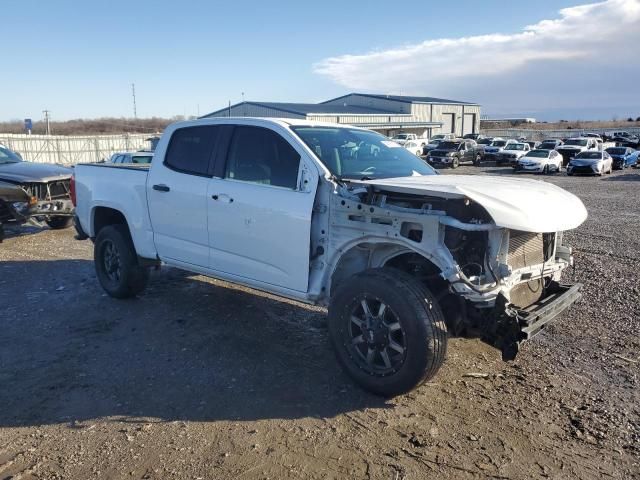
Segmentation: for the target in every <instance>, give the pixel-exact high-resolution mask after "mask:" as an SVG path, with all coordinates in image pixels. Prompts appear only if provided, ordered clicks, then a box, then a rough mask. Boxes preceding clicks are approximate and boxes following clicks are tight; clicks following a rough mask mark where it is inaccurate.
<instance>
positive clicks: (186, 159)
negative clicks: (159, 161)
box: [164, 125, 220, 175]
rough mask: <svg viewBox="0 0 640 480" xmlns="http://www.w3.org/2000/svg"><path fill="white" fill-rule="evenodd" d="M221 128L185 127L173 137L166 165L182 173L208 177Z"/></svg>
mask: <svg viewBox="0 0 640 480" xmlns="http://www.w3.org/2000/svg"><path fill="white" fill-rule="evenodd" d="M219 131H220V127H219V126H216V125H206V126H198V127H185V128H180V129H178V130H176V131H175V132H174V133H173V135H172V136H171V141H170V143H169V148H168V149H167V154H166V156H165V160H164V164H165V165H166V166H167V167H169V168H171V169H172V170H176V171H178V172H182V173H188V174H191V175H208V172H209V162H210V160H211V156H212V153H213V148H214V146H215V143H216V140H217V137H218V133H219Z"/></svg>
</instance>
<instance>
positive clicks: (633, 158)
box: [628, 150, 640, 168]
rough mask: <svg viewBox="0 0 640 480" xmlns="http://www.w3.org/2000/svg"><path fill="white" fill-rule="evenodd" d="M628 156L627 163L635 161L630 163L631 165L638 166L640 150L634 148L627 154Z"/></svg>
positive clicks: (639, 165) (639, 164)
mask: <svg viewBox="0 0 640 480" xmlns="http://www.w3.org/2000/svg"><path fill="white" fill-rule="evenodd" d="M629 157H630V158H629V159H628V161H629V163H631V162H633V161H635V163H633V164H631V166H632V167H635V168H638V167H640V150H635V151H634V152H633V153H632V154H631V155H629Z"/></svg>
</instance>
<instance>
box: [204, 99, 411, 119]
mask: <svg viewBox="0 0 640 480" xmlns="http://www.w3.org/2000/svg"><path fill="white" fill-rule="evenodd" d="M242 105H253V106H258V107H265V108H270V109H272V110H279V111H281V112H287V113H295V114H298V115H310V114H314V113H315V114H322V115H330V114H336V115H349V114H352V115H394V116H396V115H398V113H397V112H392V111H390V110H382V109H379V108H371V107H360V106H357V105H325V104H324V103H285V102H240V103H236V104H235V105H232V106H231V108H236V107H240V106H242ZM228 109H229V107H225V108H221V109H220V110H216V111H215V112H211V113H208V114H206V115H204V117H207V116H208V115H214V114H216V113H221V112H224V111H226V110H228Z"/></svg>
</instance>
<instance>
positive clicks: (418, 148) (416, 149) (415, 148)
mask: <svg viewBox="0 0 640 480" xmlns="http://www.w3.org/2000/svg"><path fill="white" fill-rule="evenodd" d="M403 148H404V149H406V150H409V151H410V152H411V153H413V154H414V155H417V156H418V157H421V156H422V155H423V153H422V152H423V148H424V147H423V146H422V144H421V143H419V142H417V141H416V140H411V141H410V142H406V143H405V144H404V145H403Z"/></svg>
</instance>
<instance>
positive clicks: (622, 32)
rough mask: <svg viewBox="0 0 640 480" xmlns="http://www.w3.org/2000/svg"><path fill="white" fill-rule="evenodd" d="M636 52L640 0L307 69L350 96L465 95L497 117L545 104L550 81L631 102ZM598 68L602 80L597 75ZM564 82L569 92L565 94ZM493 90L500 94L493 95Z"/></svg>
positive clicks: (639, 79) (638, 73)
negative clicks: (516, 107)
mask: <svg viewBox="0 0 640 480" xmlns="http://www.w3.org/2000/svg"><path fill="white" fill-rule="evenodd" d="M638 45H640V0H608V1H604V2H600V3H593V4H587V5H580V6H576V7H570V8H565V9H562V10H560V12H559V16H558V18H557V19H554V20H543V21H541V22H539V23H537V24H535V25H530V26H527V27H525V28H523V30H522V31H520V32H518V33H515V34H501V33H493V34H489V35H479V36H471V37H461V38H443V39H436V40H427V41H425V42H422V43H419V44H416V45H406V46H401V47H398V48H392V49H388V50H382V51H373V52H369V53H365V54H362V55H342V56H338V57H331V58H327V59H324V60H322V61H320V62H318V63H316V64H315V65H314V66H313V69H314V72H316V73H318V74H321V75H325V76H327V77H329V78H330V79H331V80H333V81H334V82H336V83H338V84H340V85H342V86H344V87H347V88H349V89H355V90H365V91H375V92H382V93H400V92H404V93H411V94H417V95H419V94H423V95H434V96H453V97H456V98H462V97H461V96H460V95H461V94H465V95H466V94H468V95H471V97H470V98H468V99H469V100H474V101H481V103H482V100H483V99H486V100H488V101H489V102H492V103H493V105H494V107H496V108H497V109H498V110H499V109H504V108H508V106H509V102H511V101H512V100H513V99H518V100H520V103H521V106H524V107H527V106H530V105H528V103H529V104H531V105H538V102H539V101H540V100H541V99H542V100H545V99H546V100H550V99H551V98H553V97H554V95H553V93H554V92H553V89H552V90H551V91H550V90H549V86H550V85H549V83H550V81H549V80H550V79H554V82H551V83H552V85H553V84H559V85H562V86H563V88H561V89H559V90H563V91H565V92H566V93H564V94H563V95H567V94H568V95H570V96H571V97H576V96H577V95H589V94H590V93H597V94H598V96H599V97H601V96H602V93H603V90H604V89H610V90H611V91H612V92H611V93H612V96H611V97H609V98H610V99H611V100H613V101H624V95H627V94H628V95H632V94H633V95H634V96H636V97H637V87H633V85H634V84H635V85H637V84H638V83H640V66H639V64H638V50H637V49H638ZM625 64H632V65H633V68H632V69H631V71H630V72H629V71H628V70H629V68H627V67H625V68H626V70H627V71H625V74H631V75H633V77H634V78H633V82H629V81H627V80H626V79H624V78H619V76H618V74H617V73H616V71H617V66H618V65H625ZM585 67H588V68H585ZM602 69H606V70H604V71H606V72H607V73H608V75H606V76H605V75H602V74H601V71H602ZM575 72H580V73H582V74H586V75H590V72H592V73H593V74H594V78H597V79H598V81H597V82H593V81H585V79H580V78H576V74H575ZM523 74H525V75H523ZM554 77H555V78H554ZM587 80H588V79H587ZM571 82H575V83H576V88H573V89H570V88H569V89H568V88H566V84H567V83H571ZM497 86H499V87H500V88H506V89H507V90H502V91H501V92H496V87H497ZM567 90H568V91H567ZM632 92H633V93H632ZM548 94H551V95H548ZM545 95H546V96H545ZM478 97H480V98H478ZM556 98H557V99H558V100H560V101H565V102H566V101H567V99H566V98H562V97H558V96H557V95H556ZM465 99H466V98H465ZM636 100H637V99H636ZM568 103H571V102H568ZM574 103H575V102H574Z"/></svg>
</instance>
